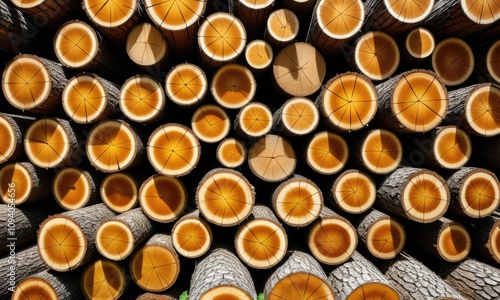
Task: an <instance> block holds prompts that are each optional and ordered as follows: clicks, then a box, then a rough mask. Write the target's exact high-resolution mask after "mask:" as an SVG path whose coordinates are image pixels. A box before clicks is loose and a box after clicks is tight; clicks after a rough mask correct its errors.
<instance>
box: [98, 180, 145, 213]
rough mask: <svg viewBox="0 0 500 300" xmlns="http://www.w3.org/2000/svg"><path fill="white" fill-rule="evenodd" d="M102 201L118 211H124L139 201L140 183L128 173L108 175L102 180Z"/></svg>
mask: <svg viewBox="0 0 500 300" xmlns="http://www.w3.org/2000/svg"><path fill="white" fill-rule="evenodd" d="M99 191H100V195H101V199H102V202H104V204H106V205H107V206H108V207H109V209H111V210H112V211H114V212H116V213H124V212H126V211H129V210H130V209H132V208H134V207H135V206H136V205H137V203H138V202H139V197H138V195H139V183H138V182H137V181H136V180H135V179H134V177H132V176H131V175H130V174H127V173H121V172H120V173H113V174H109V175H107V176H106V177H105V178H104V179H103V180H102V182H101V186H100V189H99Z"/></svg>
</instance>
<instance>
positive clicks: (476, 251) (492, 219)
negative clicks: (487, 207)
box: [462, 213, 500, 266]
mask: <svg viewBox="0 0 500 300" xmlns="http://www.w3.org/2000/svg"><path fill="white" fill-rule="evenodd" d="M499 216H500V215H499V214H498V213H495V214H494V215H493V216H489V217H486V218H483V219H478V220H470V219H467V220H463V221H462V224H463V225H465V226H466V227H467V230H468V231H469V232H471V233H472V234H471V238H472V245H473V246H472V255H473V256H474V257H476V258H478V259H480V260H482V261H485V262H487V263H489V264H491V265H492V266H495V265H496V266H498V264H500V217H499Z"/></svg>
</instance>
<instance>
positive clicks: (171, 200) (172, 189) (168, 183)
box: [139, 175, 188, 223]
mask: <svg viewBox="0 0 500 300" xmlns="http://www.w3.org/2000/svg"><path fill="white" fill-rule="evenodd" d="M187 201H188V198H187V191H186V187H185V186H184V184H183V183H182V181H180V180H179V179H177V178H175V177H169V176H164V175H153V176H151V177H149V178H148V179H146V180H145V181H144V182H143V183H142V185H141V188H140V189H139V203H140V205H141V207H142V211H143V212H144V214H145V215H147V216H148V217H149V218H151V219H152V220H155V221H157V222H161V223H169V222H172V221H174V220H175V219H177V218H178V217H179V215H180V214H181V213H182V212H183V211H184V209H185V208H186V205H187Z"/></svg>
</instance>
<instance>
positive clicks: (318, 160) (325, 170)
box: [306, 131, 349, 175]
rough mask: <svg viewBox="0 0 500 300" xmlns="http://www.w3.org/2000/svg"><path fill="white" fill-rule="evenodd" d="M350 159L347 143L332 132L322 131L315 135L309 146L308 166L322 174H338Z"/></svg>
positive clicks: (307, 154)
mask: <svg viewBox="0 0 500 300" xmlns="http://www.w3.org/2000/svg"><path fill="white" fill-rule="evenodd" d="M348 158H349V147H348V146H347V142H346V141H345V139H344V138H343V137H342V136H340V135H338V134H335V133H332V132H327V131H322V132H319V133H317V134H315V135H314V137H313V138H312V139H311V141H310V142H309V144H308V146H307V153H306V161H307V164H308V165H309V166H310V167H311V168H312V169H313V170H314V171H316V172H318V173H320V174H325V175H331V174H335V173H338V172H339V171H340V170H341V169H342V168H343V167H344V166H345V164H346V163H347V160H348Z"/></svg>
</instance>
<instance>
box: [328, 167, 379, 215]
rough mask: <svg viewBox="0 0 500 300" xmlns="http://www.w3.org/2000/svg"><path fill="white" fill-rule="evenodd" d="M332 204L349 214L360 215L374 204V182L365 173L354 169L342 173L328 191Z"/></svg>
mask: <svg viewBox="0 0 500 300" xmlns="http://www.w3.org/2000/svg"><path fill="white" fill-rule="evenodd" d="M330 196H331V197H332V198H333V204H334V205H335V206H336V207H338V208H339V209H341V210H343V211H345V212H347V213H349V214H361V213H364V212H365V211H367V210H368V209H370V208H371V207H372V206H373V204H374V203H375V198H376V196H377V189H376V185H375V181H373V179H372V178H371V176H370V175H368V174H367V173H364V172H361V171H359V170H356V169H349V170H345V171H344V172H342V173H341V174H340V175H339V176H338V177H337V178H336V179H335V181H334V182H333V184H332V188H331V190H330Z"/></svg>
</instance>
